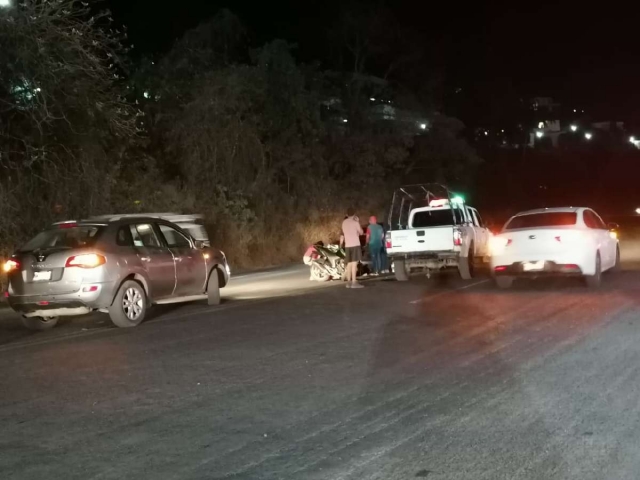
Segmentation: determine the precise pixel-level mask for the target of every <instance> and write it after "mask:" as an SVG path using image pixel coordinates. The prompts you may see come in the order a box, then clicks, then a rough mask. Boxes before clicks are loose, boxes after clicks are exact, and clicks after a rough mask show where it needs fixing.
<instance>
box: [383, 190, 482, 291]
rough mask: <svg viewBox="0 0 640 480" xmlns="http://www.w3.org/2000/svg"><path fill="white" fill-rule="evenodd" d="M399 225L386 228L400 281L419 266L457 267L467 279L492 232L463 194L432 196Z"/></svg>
mask: <svg viewBox="0 0 640 480" xmlns="http://www.w3.org/2000/svg"><path fill="white" fill-rule="evenodd" d="M399 226H400V228H395V229H392V230H391V231H389V232H387V234H386V237H385V242H386V248H387V255H388V256H389V258H390V259H391V260H392V261H393V264H394V272H395V275H396V278H397V279H398V280H400V281H406V280H408V279H409V272H410V271H411V270H412V269H417V268H420V269H426V270H427V273H429V271H430V270H441V269H444V268H457V269H458V271H459V273H460V276H461V277H462V278H463V279H465V280H468V279H471V278H473V276H474V266H475V265H476V264H477V263H480V262H483V261H484V259H485V257H488V255H489V240H490V237H491V233H490V231H489V230H488V229H487V228H486V227H485V225H484V224H483V221H482V218H481V216H480V214H479V213H478V211H477V210H476V209H475V208H473V207H470V206H468V205H466V204H465V203H464V200H463V199H462V198H460V197H448V198H433V199H430V200H429V201H428V204H427V206H418V207H416V208H410V209H409V211H408V221H407V223H406V226H402V225H399ZM394 227H395V225H394Z"/></svg>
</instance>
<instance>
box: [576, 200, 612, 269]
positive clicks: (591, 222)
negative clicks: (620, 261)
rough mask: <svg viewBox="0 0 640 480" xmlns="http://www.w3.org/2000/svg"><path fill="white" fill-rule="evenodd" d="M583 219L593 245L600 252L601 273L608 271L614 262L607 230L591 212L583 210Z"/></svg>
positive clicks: (610, 239)
mask: <svg viewBox="0 0 640 480" xmlns="http://www.w3.org/2000/svg"><path fill="white" fill-rule="evenodd" d="M583 219H584V224H585V225H586V227H587V228H588V229H589V232H590V234H591V235H592V236H593V239H594V244H595V245H596V246H597V248H598V250H599V251H600V262H601V268H602V271H605V270H608V269H609V268H611V267H613V263H614V262H615V253H613V254H612V252H611V241H612V240H613V239H612V238H611V236H610V235H609V229H608V228H607V226H606V225H605V224H604V222H603V221H602V219H601V218H600V217H599V216H598V215H597V214H596V213H595V212H594V211H593V210H585V211H584V213H583ZM614 252H615V250H614Z"/></svg>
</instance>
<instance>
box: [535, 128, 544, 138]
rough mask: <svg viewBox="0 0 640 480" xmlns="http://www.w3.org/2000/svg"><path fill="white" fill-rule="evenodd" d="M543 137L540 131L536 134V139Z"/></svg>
mask: <svg viewBox="0 0 640 480" xmlns="http://www.w3.org/2000/svg"><path fill="white" fill-rule="evenodd" d="M543 136H544V132H541V131H540V130H538V131H537V132H536V137H538V138H542V137H543Z"/></svg>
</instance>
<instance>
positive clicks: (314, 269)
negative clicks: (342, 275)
mask: <svg viewBox="0 0 640 480" xmlns="http://www.w3.org/2000/svg"><path fill="white" fill-rule="evenodd" d="M311 277H312V278H313V279H314V280H315V281H316V282H328V281H329V280H331V276H330V275H329V274H328V273H327V272H325V271H324V270H323V269H322V268H320V266H318V265H316V264H315V263H314V264H313V265H311Z"/></svg>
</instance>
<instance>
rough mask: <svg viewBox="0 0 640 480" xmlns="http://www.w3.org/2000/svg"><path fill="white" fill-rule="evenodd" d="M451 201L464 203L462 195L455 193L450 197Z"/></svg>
mask: <svg viewBox="0 0 640 480" xmlns="http://www.w3.org/2000/svg"><path fill="white" fill-rule="evenodd" d="M451 203H464V197H462V196H461V195H456V196H455V197H452V198H451Z"/></svg>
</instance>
